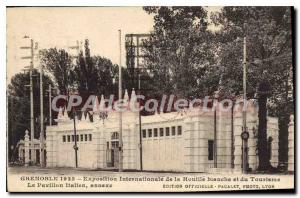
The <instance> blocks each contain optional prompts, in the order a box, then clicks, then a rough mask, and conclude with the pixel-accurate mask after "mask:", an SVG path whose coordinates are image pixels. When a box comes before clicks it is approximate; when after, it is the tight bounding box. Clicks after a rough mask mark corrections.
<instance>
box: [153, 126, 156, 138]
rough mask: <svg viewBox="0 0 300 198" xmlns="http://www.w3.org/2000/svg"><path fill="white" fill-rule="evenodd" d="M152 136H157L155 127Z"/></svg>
mask: <svg viewBox="0 0 300 198" xmlns="http://www.w3.org/2000/svg"><path fill="white" fill-rule="evenodd" d="M153 137H157V128H155V129H154V134H153Z"/></svg>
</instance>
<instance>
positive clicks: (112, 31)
mask: <svg viewBox="0 0 300 198" xmlns="http://www.w3.org/2000/svg"><path fill="white" fill-rule="evenodd" d="M219 9H220V8H219V7H209V8H207V10H208V11H209V12H210V11H217V10H219ZM153 25H154V22H153V15H148V14H147V13H146V12H145V11H144V10H143V9H142V8H141V7H51V8H49V7H39V8H37V7H26V8H25V7H19V8H7V31H6V32H7V80H9V81H10V79H11V77H12V76H13V75H14V74H16V73H19V72H21V71H22V69H24V66H28V65H29V61H28V60H22V59H21V57H22V56H28V55H30V50H22V49H20V47H21V46H30V41H29V39H24V38H23V37H24V35H27V36H29V37H30V38H32V39H33V40H34V42H38V45H39V49H45V48H51V47H57V48H67V47H69V46H74V45H75V44H76V41H84V40H85V39H89V41H90V48H91V54H92V55H100V56H103V57H106V58H109V59H110V60H111V61H112V62H113V63H116V64H118V63H119V33H118V30H119V29H121V31H122V65H125V48H124V39H125V34H129V33H149V32H150V31H151V30H152V29H153ZM71 51H72V50H71ZM71 53H75V51H73V52H71ZM35 68H38V65H37V64H36V65H35Z"/></svg>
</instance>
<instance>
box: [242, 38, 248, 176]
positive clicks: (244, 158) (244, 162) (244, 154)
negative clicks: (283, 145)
mask: <svg viewBox="0 0 300 198" xmlns="http://www.w3.org/2000/svg"><path fill="white" fill-rule="evenodd" d="M246 42H247V40H246V37H244V42H243V100H244V103H243V104H244V105H243V127H242V133H241V138H242V170H243V173H244V174H245V173H247V169H248V138H249V133H248V130H247V43H246Z"/></svg>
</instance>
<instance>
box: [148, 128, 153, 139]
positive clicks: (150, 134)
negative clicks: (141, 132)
mask: <svg viewBox="0 0 300 198" xmlns="http://www.w3.org/2000/svg"><path fill="white" fill-rule="evenodd" d="M148 137H152V129H148Z"/></svg>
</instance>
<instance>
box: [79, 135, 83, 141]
mask: <svg viewBox="0 0 300 198" xmlns="http://www.w3.org/2000/svg"><path fill="white" fill-rule="evenodd" d="M80 141H81V142H82V141H83V135H82V134H81V135H80Z"/></svg>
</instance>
